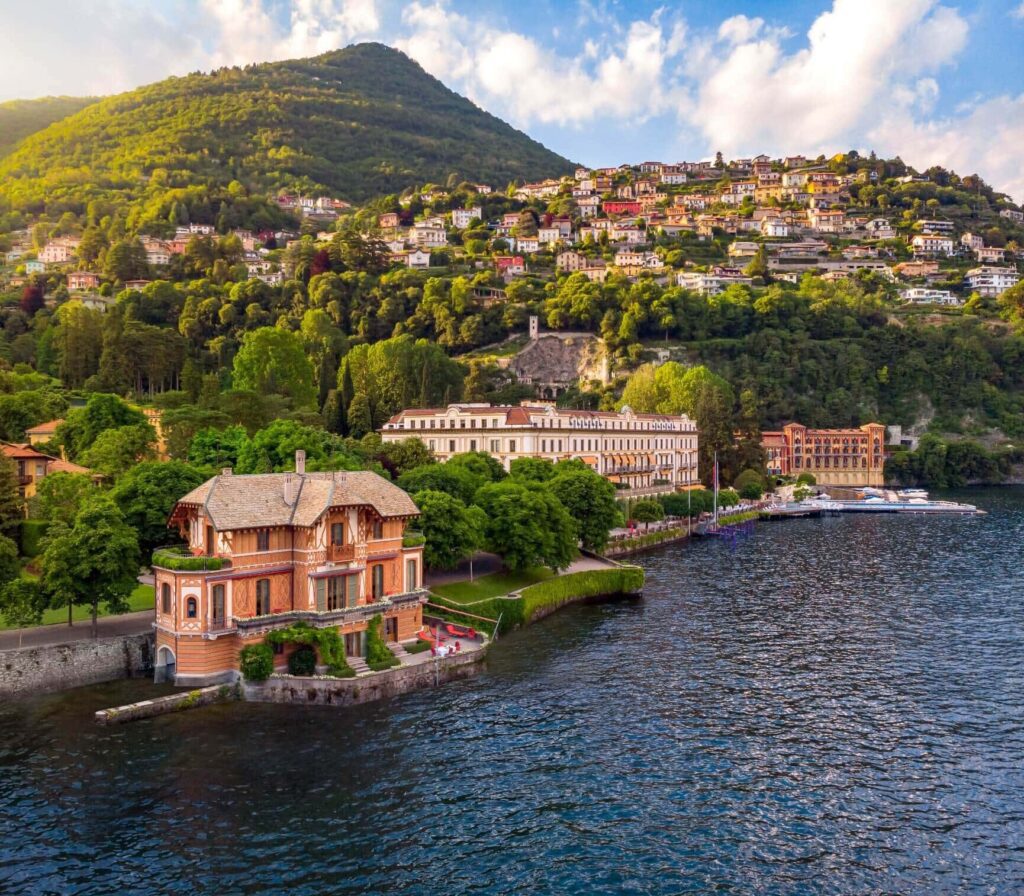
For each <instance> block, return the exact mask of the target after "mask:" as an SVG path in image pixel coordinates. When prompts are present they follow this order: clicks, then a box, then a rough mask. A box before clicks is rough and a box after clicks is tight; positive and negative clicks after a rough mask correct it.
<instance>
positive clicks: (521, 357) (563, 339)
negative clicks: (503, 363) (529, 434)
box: [509, 333, 608, 389]
mask: <svg viewBox="0 0 1024 896" xmlns="http://www.w3.org/2000/svg"><path fill="white" fill-rule="evenodd" d="M509 369H510V370H512V372H513V373H515V375H516V377H517V378H518V379H519V381H520V382H523V383H531V384H533V385H536V386H537V387H538V388H541V389H543V388H552V387H553V388H555V389H563V388H565V387H567V386H571V385H572V384H573V383H576V382H579V381H580V380H600V381H601V382H602V383H604V382H607V381H608V355H607V352H606V351H605V347H604V342H603V341H602V340H600V339H598V338H597V337H596V336H594V335H592V334H591V333H571V334H554V333H546V334H544V335H543V336H541V337H540V338H538V339H535V340H533V341H531V342H530V343H529V344H528V345H527V346H526V347H525V348H524V349H523V350H522V351H520V352H519V354H517V355H516V356H515V357H514V358H513V359H512V362H511V363H510V364H509Z"/></svg>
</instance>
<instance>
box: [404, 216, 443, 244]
mask: <svg viewBox="0 0 1024 896" xmlns="http://www.w3.org/2000/svg"><path fill="white" fill-rule="evenodd" d="M412 237H413V242H414V243H416V245H417V246H419V247H420V248H421V249H423V248H427V249H429V248H433V247H438V246H447V245H448V234H447V233H445V229H444V226H443V225H442V226H440V227H439V226H437V225H436V224H435V223H434V222H433V221H417V222H416V223H415V225H413V233H412Z"/></svg>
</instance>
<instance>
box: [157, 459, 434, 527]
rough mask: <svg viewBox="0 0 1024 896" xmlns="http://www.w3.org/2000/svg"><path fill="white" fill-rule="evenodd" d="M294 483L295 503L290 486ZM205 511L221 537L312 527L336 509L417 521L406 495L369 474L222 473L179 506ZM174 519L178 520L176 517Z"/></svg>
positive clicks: (380, 478)
mask: <svg viewBox="0 0 1024 896" xmlns="http://www.w3.org/2000/svg"><path fill="white" fill-rule="evenodd" d="M288 477H291V483H292V484H291V492H292V500H291V502H290V503H289V502H287V501H285V481H286V479H287V478H288ZM183 504H188V505H201V506H202V507H203V508H204V509H205V511H206V515H207V516H208V517H209V518H210V521H211V522H212V523H213V525H214V527H215V528H216V529H218V530H219V531H226V530H230V529H253V528H260V527H265V526H312V525H314V524H315V523H316V521H317V520H318V519H319V518H320V517H321V516H322V515H323V514H324V513H325V512H326V511H327V510H328V509H329V508H331V507H359V506H367V507H372V508H373V509H374V510H375V511H376V512H377V513H378V514H379V515H380V516H382V517H385V518H387V517H409V516H417V515H418V514H419V509H418V508H417V507H416V505H415V504H414V503H413V500H412V498H410V497H409V495H407V494H406V493H405V492H404V491H402V489H400V488H399V487H398V486H397V485H394V484H393V483H391V482H388V481H387V480H386V479H384V478H383V477H381V476H378V475H377V474H376V473H371V472H369V471H366V470H357V471H349V472H333V473H259V474H255V475H249V476H236V475H234V474H232V473H221V474H219V475H217V476H214V477H213V478H212V479H208V480H207V481H206V482H204V483H203V484H202V485H200V486H198V487H196V488H194V489H193V490H192V491H190V492H189V493H188V494H187V495H185V496H184V497H183V498H181V499H180V500H179V501H178V506H179V507H180V506H181V505H183ZM172 516H173V514H172Z"/></svg>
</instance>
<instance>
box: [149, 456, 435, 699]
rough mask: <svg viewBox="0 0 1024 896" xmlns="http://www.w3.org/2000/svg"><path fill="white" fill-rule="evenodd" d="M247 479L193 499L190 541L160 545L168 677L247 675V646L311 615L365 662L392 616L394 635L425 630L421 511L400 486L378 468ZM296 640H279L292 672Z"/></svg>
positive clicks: (182, 519) (160, 668) (406, 636)
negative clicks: (416, 524)
mask: <svg viewBox="0 0 1024 896" xmlns="http://www.w3.org/2000/svg"><path fill="white" fill-rule="evenodd" d="M295 469H296V472H295V473H268V474H258V475H252V476H235V475H233V474H232V473H231V471H230V470H225V471H223V472H222V473H221V474H220V475H218V476H214V477H213V478H212V479H209V480H207V481H206V482H204V483H203V484H202V485H200V486H199V487H198V488H196V489H194V490H193V491H191V492H189V494H187V495H185V497H183V498H182V499H181V500H180V501H179V502H178V503H177V505H176V506H175V508H174V510H173V511H172V512H171V517H170V520H169V525H171V526H176V527H177V528H178V531H179V532H180V533H181V536H182V538H183V539H184V540H185V541H186V543H187V545H188V547H187V550H186V549H182V550H181V551H180V552H175V551H173V550H172V551H157V552H156V554H155V555H154V559H153V571H154V574H155V585H156V622H155V628H156V677H157V680H158V681H159V680H172V681H174V683H175V684H178V685H188V686H192V685H203V684H216V683H219V682H226V681H232V680H235V679H236V678H237V677H238V658H239V651H240V650H241V649H242V647H244V646H246V645H248V644H256V643H259V642H261V641H263V639H264V637H265V636H266V635H267V633H268V632H270V631H272V630H274V629H281V628H287V627H289V626H291V625H293V624H294V623H296V622H299V621H303V622H306V623H307V624H309V625H311V626H314V627H317V628H333V629H336V630H337V631H338V633H339V634H340V635H341V636H342V637H343V640H344V644H345V652H346V654H347V655H348V656H350V657H361V656H363V655H365V650H366V629H367V625H368V623H369V621H370V619H371V618H372V617H373V616H374V615H376V614H380V615H381V617H382V619H383V624H382V634H383V636H384V638H385V639H386V640H387V641H389V642H397V641H407V640H411V639H413V638H415V637H416V635H417V633H418V632H419V631H420V629H421V628H422V626H423V604H424V603H425V602H426V599H427V594H426V591H424V590H423V588H422V582H423V547H422V537H421V536H418V533H417V534H411V533H409V532H407V531H406V530H407V526H408V525H409V523H410V522H411V521H412V520H414V519H415V518H416V517H417V516H418V515H419V510H418V509H417V507H416V505H415V504H414V503H413V501H412V499H411V498H410V497H409V496H408V495H407V494H406V493H405V492H404V491H402V490H401V489H400V488H398V486H396V485H392V484H391V483H390V482H388V481H387V480H385V479H383V478H382V477H380V476H378V475H377V474H376V473H370V472H364V471H360V472H344V473H342V472H338V473H306V472H305V456H304V452H301V451H299V452H296V458H295ZM289 649H290V645H285V646H284V647H283V648H281V647H275V652H276V653H275V666H276V667H277V668H278V669H279V670H283V669H285V668H286V665H287V663H286V660H287V654H288V652H289Z"/></svg>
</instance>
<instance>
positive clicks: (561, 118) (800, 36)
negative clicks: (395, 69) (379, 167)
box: [0, 0, 1024, 201]
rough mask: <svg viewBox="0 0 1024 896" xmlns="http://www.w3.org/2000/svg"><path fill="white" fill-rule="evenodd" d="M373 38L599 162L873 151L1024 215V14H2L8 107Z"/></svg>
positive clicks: (373, 2)
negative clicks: (981, 184)
mask: <svg viewBox="0 0 1024 896" xmlns="http://www.w3.org/2000/svg"><path fill="white" fill-rule="evenodd" d="M360 40H379V41H382V42H383V43H387V44H391V45H393V46H398V47H400V48H401V49H403V50H405V51H406V52H408V53H409V54H410V55H411V56H413V57H414V58H415V59H417V61H419V62H420V63H421V64H422V65H423V66H424V67H425V68H426V69H427V70H428V71H430V72H431V73H432V74H434V75H436V76H437V77H439V78H440V79H441V80H443V81H444V82H445V83H446V84H448V85H449V86H450V87H452V88H453V89H455V90H457V91H459V92H460V93H463V94H464V95H467V96H469V97H470V98H472V99H473V100H474V101H476V102H477V103H478V104H479V105H481V106H482V107H484V108H486V109H487V110H488V111H491V112H493V113H494V114H496V115H498V116H500V117H502V118H504V119H505V120H507V121H509V122H511V123H512V124H514V125H515V126H517V127H519V128H521V129H523V130H525V131H527V132H528V133H529V134H531V136H533V137H535V138H537V139H538V140H541V141H542V142H543V143H545V144H546V145H547V146H549V147H551V148H552V149H555V150H557V151H558V152H560V153H562V154H563V155H566V156H568V157H569V158H571V159H573V160H574V161H579V162H583V163H585V164H591V165H602V164H613V163H619V162H622V161H641V160H643V159H648V158H649V159H658V160H663V161H677V160H682V159H696V158H705V157H708V156H710V155H713V154H714V152H715V151H716V150H719V149H721V150H722V151H723V152H725V153H726V155H733V156H735V155H751V154H756V153H758V152H768V153H771V154H776V155H777V154H782V153H805V154H817V153H818V152H835V151H838V150H844V149H849V148H857V149H862V150H866V149H872V148H873V149H876V150H877V151H878V152H879V153H880V154H886V155H893V154H897V153H898V154H900V155H902V156H903V158H904V159H905V160H906V161H908V162H910V163H911V164H914V165H916V166H919V167H926V166H928V165H931V164H943V165H946V166H949V167H953V168H955V169H956V170H958V171H960V172H961V173H971V172H977V173H980V174H981V175H982V176H983V177H985V178H986V179H987V180H989V181H990V182H992V183H993V184H994V185H995V186H997V187H998V188H1000V189H1003V190H1006V191H1008V192H1010V193H1011V194H1012V195H1013V196H1014V197H1015V198H1016V199H1017V200H1018V201H1021V200H1024V164H1022V159H1021V155H1022V152H1021V147H1024V54H1022V53H1021V52H1020V47H1021V44H1022V41H1024V0H962V2H956V0H791V2H783V0H773V2H761V3H755V2H749V0H747V2H739V0H720V2H710V3H709V2H695V0H683V2H676V3H671V4H666V3H654V2H624V0H620V2H615V0H562V2H556V0H519V2H516V3H515V4H506V3H480V2H479V0H476V2H469V0H415V2H409V3H402V2H394V0H154V2H150V3H144V2H129V0H90V2H88V3H80V2H77V0H76V2H71V0H35V2H32V3H26V2H21V0H0V99H11V98H18V97H33V96H40V95H46V94H57V93H66V94H81V93H97V94H105V93H112V92H116V91H119V90H124V89H128V88H130V87H133V86H136V85H138V84H143V83H147V82H149V81H154V80H158V79H160V78H162V77H165V76H167V75H169V74H184V73H186V72H189V71H194V70H196V69H209V68H211V67H215V66H217V65H223V64H241V63H246V62H252V61H263V60H270V59H284V58H290V57H295V56H306V55H313V54H315V53H318V52H323V51H325V50H329V49H334V48H336V47H340V46H345V45H346V44H348V43H352V42H355V41H360Z"/></svg>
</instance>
